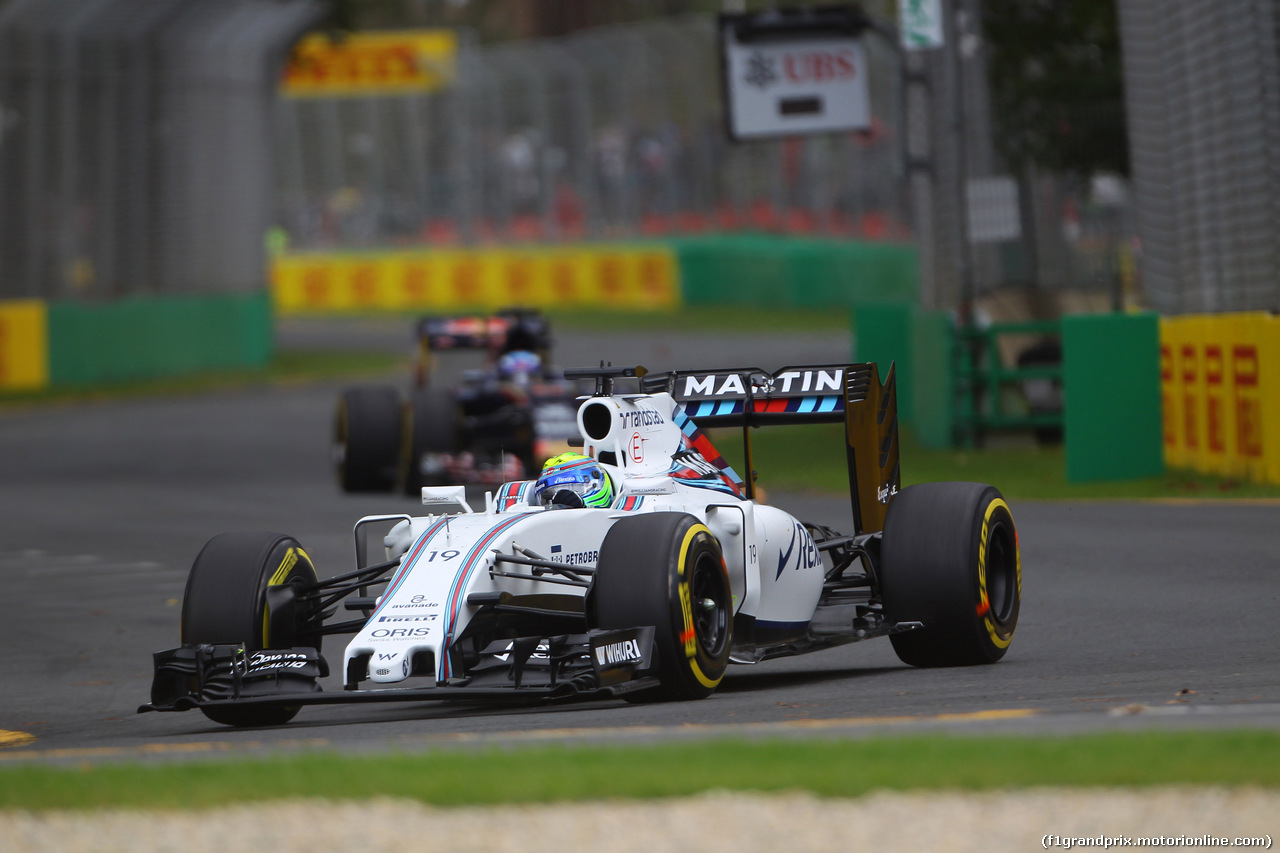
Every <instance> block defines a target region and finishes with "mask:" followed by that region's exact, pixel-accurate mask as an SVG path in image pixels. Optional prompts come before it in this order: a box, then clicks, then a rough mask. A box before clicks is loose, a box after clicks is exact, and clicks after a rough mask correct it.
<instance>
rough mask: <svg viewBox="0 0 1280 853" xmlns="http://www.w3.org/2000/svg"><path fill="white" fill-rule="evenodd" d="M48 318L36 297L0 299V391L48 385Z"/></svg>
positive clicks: (29, 388)
mask: <svg viewBox="0 0 1280 853" xmlns="http://www.w3.org/2000/svg"><path fill="white" fill-rule="evenodd" d="M48 344H49V320H48V311H47V309H46V308H45V304H44V303H43V302H41V301H40V300H38V299H22V300H14V301H5V302H0V391H27V390H33V389H38V388H44V387H45V386H47V385H48V384H49V345H48Z"/></svg>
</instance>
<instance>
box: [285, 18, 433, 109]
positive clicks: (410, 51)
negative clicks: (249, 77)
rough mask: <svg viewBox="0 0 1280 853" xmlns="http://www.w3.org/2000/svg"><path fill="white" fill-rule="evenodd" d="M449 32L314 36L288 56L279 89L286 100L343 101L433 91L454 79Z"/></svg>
mask: <svg viewBox="0 0 1280 853" xmlns="http://www.w3.org/2000/svg"><path fill="white" fill-rule="evenodd" d="M457 54H458V37H457V34H456V33H455V32H454V31H453V30H394V31H384V32H379V31H366V32H361V33H348V34H345V35H343V36H341V37H338V38H331V37H330V36H328V35H326V34H324V33H312V34H311V35H308V36H307V37H306V38H304V39H302V40H301V41H299V42H298V44H297V45H296V46H295V47H294V49H293V52H292V53H291V54H290V56H289V64H288V65H287V66H286V68H285V74H284V81H283V82H282V84H281V87H280V90H281V92H282V94H284V95H285V96H286V97H291V98H299V97H316V96H320V97H326V98H331V97H335V96H336V97H344V96H348V97H349V96H368V95H375V96H377V95H395V94H405V93H421V92H434V91H436V90H437V89H441V88H443V87H445V86H447V85H449V84H450V83H451V82H452V81H453V78H454V76H455V73H456V71H455V69H456V64H457Z"/></svg>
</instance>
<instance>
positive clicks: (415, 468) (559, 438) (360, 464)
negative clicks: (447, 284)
mask: <svg viewBox="0 0 1280 853" xmlns="http://www.w3.org/2000/svg"><path fill="white" fill-rule="evenodd" d="M416 337H417V342H418V361H417V364H416V366H415V370H414V374H415V383H414V387H413V388H412V389H411V390H410V392H409V395H408V398H407V399H406V398H404V397H403V396H402V394H401V392H400V391H399V390H397V389H396V388H393V387H391V386H384V385H379V386H358V387H354V388H348V389H346V390H345V391H344V392H343V393H342V396H341V398H339V400H338V407H337V413H336V416H335V418H334V431H333V436H334V439H333V457H334V463H335V466H336V468H337V474H338V482H339V484H340V485H341V486H342V488H343V490H344V491H348V492H381V491H391V490H393V489H395V488H397V487H402V488H403V489H404V491H405V492H406V493H408V494H411V495H417V494H418V490H419V489H421V488H422V487H423V486H427V485H439V484H444V483H472V484H477V485H493V486H497V485H499V484H500V483H503V482H506V481H508V480H515V479H519V478H521V477H524V476H528V475H532V474H534V473H536V470H537V467H538V465H539V464H540V463H541V462H542V460H544V459H547V458H548V457H550V456H554V455H555V454H556V453H560V452H562V451H564V450H566V449H568V445H567V444H566V441H567V439H568V438H569V437H571V436H573V435H576V432H577V425H576V423H575V421H574V411H575V408H576V405H577V404H576V400H575V398H576V396H577V394H578V391H579V389H578V387H577V385H575V384H574V383H571V382H566V381H565V380H564V379H563V378H561V376H559V375H558V374H556V373H555V372H553V371H552V369H551V368H550V366H549V364H548V359H549V357H550V353H551V326H550V323H549V322H548V321H547V319H546V318H545V317H544V316H542V314H541V313H539V312H538V311H536V310H533V309H523V308H510V309H504V310H503V311H499V312H498V313H497V314H494V315H491V316H485V315H468V316H457V317H424V318H423V319H421V320H419V321H418V325H417V329H416ZM467 350H481V351H484V353H485V361H486V364H485V367H483V368H481V369H476V370H469V371H467V372H465V373H464V374H463V375H462V377H461V379H460V381H458V382H457V383H456V384H455V385H454V386H453V387H441V386H440V385H438V384H435V383H433V382H432V377H433V374H434V372H435V366H436V362H437V361H438V360H439V354H440V353H444V352H459V351H467Z"/></svg>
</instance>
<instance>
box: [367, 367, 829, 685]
mask: <svg viewBox="0 0 1280 853" xmlns="http://www.w3.org/2000/svg"><path fill="white" fill-rule="evenodd" d="M577 417H578V427H579V430H580V432H581V433H582V434H583V436H584V438H585V442H586V446H585V448H584V452H585V453H586V454H588V455H590V456H592V457H595V458H596V459H597V460H599V459H602V458H603V459H612V460H614V461H615V462H616V464H608V463H602V464H601V467H602V468H603V470H604V471H606V472H607V474H608V475H609V478H610V480H611V481H612V483H613V486H614V491H615V499H614V501H613V504H612V506H611V507H609V508H601V509H595V508H573V509H570V508H562V507H543V506H541V505H540V504H539V503H538V502H537V496H536V495H535V493H534V488H533V481H522V482H516V483H507V484H505V485H504V486H502V488H501V489H499V490H498V492H497V493H496V496H493V495H487V496H486V501H485V507H484V509H483V511H480V512H472V511H470V507H465V509H464V511H461V512H456V513H451V514H429V515H425V516H422V517H414V518H410V517H404V518H403V519H402V520H401V521H400V522H399V523H398V524H397V525H396V526H395V527H394V528H393V529H392V531H391V533H390V534H389V535H388V536H387V537H386V540H385V544H386V546H387V556H388V558H389V559H396V558H399V559H400V565H399V568H398V569H397V570H396V571H395V573H394V574H393V576H392V577H391V579H390V581H389V583H388V585H387V588H386V591H385V592H384V593H383V594H382V595H381V596H379V597H378V599H377V602H376V606H375V608H374V610H373V611H372V613H371V614H370V617H369V619H368V622H367V623H366V624H365V625H364V627H363V628H362V629H361V630H360V631H359V632H358V633H357V634H356V635H355V637H353V638H352V640H351V641H350V643H348V644H347V648H346V652H345V654H344V660H343V670H342V671H343V672H344V673H346V674H347V678H348V681H347V683H346V686H347V688H348V689H352V688H354V687H355V684H354V683H352V681H353V680H354V681H358V680H362V679H364V678H367V679H368V680H369V681H372V682H374V683H375V684H377V685H392V684H397V683H400V682H403V681H405V680H406V679H408V678H409V677H410V676H411V675H414V674H417V675H426V673H425V672H422V665H421V662H422V661H424V660H430V661H431V662H432V664H433V675H434V680H435V682H436V683H437V684H440V685H446V684H449V683H450V682H451V681H452V680H455V679H458V678H460V677H461V676H462V675H463V673H462V672H461V671H460V669H459V667H458V664H457V661H456V660H454V658H453V656H451V655H450V654H449V650H450V648H451V647H452V645H453V643H454V642H455V641H456V640H457V638H458V637H459V636H461V635H462V634H463V632H464V631H465V630H466V628H467V625H468V622H469V621H470V619H471V617H472V616H473V615H474V614H475V613H476V612H477V611H478V610H479V609H480V608H479V607H478V606H476V605H473V604H469V603H468V599H469V598H470V597H471V596H472V595H474V594H477V593H481V594H484V593H502V592H509V593H511V594H513V595H521V596H528V595H557V596H564V595H566V594H569V595H578V596H583V595H585V593H586V587H585V586H573V585H566V584H564V583H563V578H562V577H561V576H560V575H557V574H553V573H542V574H539V573H537V570H536V567H523V566H521V565H519V564H515V565H512V566H508V565H506V564H504V565H503V567H502V568H497V566H498V562H497V561H496V560H495V558H496V557H497V556H498V555H511V556H513V557H516V558H519V557H520V556H521V555H528V554H532V555H537V556H538V557H539V558H541V559H543V560H547V561H552V562H555V563H560V564H565V565H568V566H586V567H589V568H593V567H594V566H595V564H596V557H597V555H598V554H599V551H600V546H601V543H602V542H603V540H604V538H605V536H606V534H607V533H608V532H609V530H610V529H611V528H612V527H613V525H614V524H615V523H616V522H617V521H618V520H620V519H623V518H626V517H628V516H629V515H632V514H636V513H647V512H681V513H687V514H689V515H692V516H694V517H695V518H697V519H698V520H699V521H701V522H702V523H704V524H705V525H706V526H707V528H708V529H709V530H710V531H711V532H712V534H713V535H714V536H715V537H716V539H717V540H719V543H720V546H721V549H722V551H723V555H724V561H725V568H726V570H727V572H728V576H729V581H730V587H731V590H732V597H733V614H734V618H735V622H736V623H742V621H743V617H746V618H747V619H748V620H749V622H750V623H751V624H752V625H753V626H754V628H755V635H756V636H759V637H762V638H768V642H769V643H770V644H778V643H785V642H791V641H795V640H797V639H799V638H801V637H803V636H804V635H805V633H806V631H807V629H808V627H809V623H810V620H811V618H812V617H813V614H814V610H815V607H816V606H817V604H818V600H819V597H820V596H821V594H822V588H823V581H824V568H823V560H822V555H821V553H820V552H819V550H818V548H817V546H816V545H815V543H814V540H813V538H812V537H811V535H810V533H809V531H808V530H807V529H806V527H805V525H804V524H803V523H801V522H800V521H798V520H796V519H795V518H794V517H792V516H791V515H789V514H788V513H786V512H784V511H782V510H780V509H777V508H776V507H772V506H766V505H762V504H759V503H756V502H755V501H753V500H749V499H747V498H746V497H745V496H744V491H743V488H742V485H741V480H740V479H739V478H738V476H737V474H736V473H734V471H733V470H732V468H729V467H728V466H726V465H725V463H724V462H723V460H721V459H718V458H711V459H708V458H707V456H706V455H705V454H704V452H703V451H704V450H705V449H707V448H709V447H710V445H709V443H707V442H706V441H705V439H704V438H703V437H702V436H701V433H700V431H699V430H698V429H697V427H696V426H694V424H693V422H692V420H690V419H689V417H688V415H687V414H686V413H685V411H684V409H683V408H682V407H681V406H680V405H679V404H678V403H677V402H676V400H675V399H674V398H673V397H672V396H671V395H670V394H667V393H665V392H659V393H654V394H628V395H618V396H607V397H590V398H587V399H585V400H584V401H583V403H582V405H581V406H580V407H579V410H578V415H577ZM584 421H585V422H584ZM606 422H607V424H608V426H607V428H606V427H605V424H606ZM461 500H462V494H461V489H460V487H445V488H430V487H428V488H424V489H423V502H424V504H426V505H428V506H440V505H446V504H448V503H460V502H461ZM464 506H465V505H464ZM387 518H388V517H387V516H373V517H369V518H366V519H361V521H360V522H358V523H357V528H358V527H359V526H361V525H363V524H367V523H373V522H378V521H386V520H387ZM512 575H518V577H513V576H512ZM758 645H759V644H758V643H754V642H735V645H734V651H733V655H732V658H733V659H734V660H736V661H738V662H754V661H755V660H758V659H759V656H760V652H759V649H758V648H757V646H758ZM353 662H354V664H353Z"/></svg>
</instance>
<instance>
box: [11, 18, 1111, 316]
mask: <svg viewBox="0 0 1280 853" xmlns="http://www.w3.org/2000/svg"><path fill="white" fill-rule="evenodd" d="M947 5H948V8H951V7H952V6H953V5H954V6H955V8H956V9H958V10H959V11H960V12H962V13H965V14H962V15H960V16H959V17H958V18H957V21H958V23H956V22H953V23H954V24H955V26H952V27H951V28H952V29H953V30H954V32H951V33H950V36H951V37H952V43H953V44H960V45H972V44H975V43H976V44H977V45H978V47H977V48H976V49H970V48H969V47H965V48H964V49H963V50H961V51H960V53H959V55H958V58H957V57H956V56H953V55H950V54H948V53H947V52H946V51H933V52H926V53H924V54H916V55H911V56H905V57H904V54H903V53H901V52H900V51H899V49H898V46H897V44H896V39H895V38H894V37H893V34H892V32H891V30H892V27H882V28H881V29H880V30H878V31H872V32H869V33H868V34H867V35H866V37H865V42H866V46H867V49H868V55H869V62H870V65H869V74H868V76H869V82H870V100H871V111H872V115H873V118H874V121H873V127H872V129H871V130H870V131H869V132H862V133H842V134H824V135H819V136H811V137H794V138H787V139H780V140H772V141H750V142H742V143H732V142H730V141H728V137H727V134H726V132H725V122H724V115H723V105H722V97H721V87H722V85H723V82H722V80H721V76H722V72H721V69H720V55H719V47H718V44H717V33H716V21H715V19H714V18H713V17H711V16H681V17H671V18H659V19H654V20H651V21H648V22H643V23H637V24H631V25H620V26H613V27H605V28H598V29H593V30H585V31H581V32H579V33H575V34H572V35H569V36H565V37H561V38H556V39H544V40H536V41H522V42H509V43H504V44H493V45H480V44H478V43H476V41H475V40H474V39H473V38H470V37H468V35H467V34H466V33H459V34H458V39H457V52H456V65H455V68H454V72H453V76H452V78H451V79H450V81H449V82H448V84H447V85H444V86H440V87H437V88H433V89H431V90H430V91H418V92H409V93H397V94H389V93H381V94H376V95H372V96H370V95H360V96H358V95H353V94H351V93H346V94H341V95H322V94H314V93H313V94H312V95H310V96H308V97H289V96H285V95H283V94H282V89H281V86H280V77H281V69H282V67H283V63H284V59H285V56H286V54H287V52H288V50H289V49H290V47H291V46H293V45H294V44H295V43H296V42H297V41H298V39H299V38H300V37H301V36H302V34H303V33H304V32H306V31H307V30H309V29H311V28H313V27H314V26H316V25H317V24H318V23H319V22H320V21H321V20H322V17H323V14H324V12H325V9H324V7H323V6H321V5H320V4H319V3H315V2H310V0H272V2H268V0H227V2H219V3H192V2H184V1H183V0H7V2H6V0H0V190H2V192H0V299H5V298H7V299H22V298H39V299H47V300H66V299H111V298H115V297H120V296H127V295H135V294H169V293H172V294H184V293H203V292H213V291H228V292H246V291H250V290H255V289H261V288H262V286H263V284H264V282H265V280H266V278H267V276H268V272H267V269H268V254H267V252H268V249H267V246H268V245H269V246H270V247H271V249H272V250H273V251H276V252H282V253H286V254H298V253H317V252H345V251H349V250H352V249H360V250H398V249H402V248H406V247H418V248H423V247H427V248H429V247H439V246H469V247H475V246H485V245H494V244H511V243H533V242H539V243H570V242H578V241H614V242H616V241H619V240H628V239H630V238H633V237H646V236H659V235H667V236H674V235H688V234H700V233H708V232H725V231H757V232H760V231H763V232H773V233H792V234H803V235H809V236H822V235H828V236H833V237H836V238H839V239H857V240H863V241H911V242H913V243H914V244H915V245H916V246H917V247H918V250H919V256H920V269H921V278H922V287H921V297H922V302H923V303H924V304H925V306H926V307H937V308H948V309H950V308H954V307H955V306H956V305H957V304H958V303H959V302H960V301H961V300H962V298H963V295H964V294H965V292H966V291H967V292H970V293H971V294H973V295H975V296H982V295H984V294H991V293H994V292H996V291H999V290H1001V289H1002V288H1006V287H1009V286H1018V287H1025V286H1034V287H1036V288H1041V289H1048V290H1050V291H1058V290H1068V289H1086V290H1103V291H1105V290H1111V291H1115V290H1116V289H1117V288H1119V287H1120V286H1121V285H1122V284H1124V283H1126V282H1128V283H1129V284H1131V283H1132V266H1133V265H1132V263H1131V260H1130V259H1131V256H1132V251H1131V249H1132V240H1131V235H1132V230H1131V226H1130V224H1129V218H1128V203H1127V187H1126V185H1125V183H1124V181H1123V180H1121V179H1118V178H1105V179H1103V180H1100V181H1099V180H1094V181H1080V180H1076V179H1073V178H1070V177H1067V176H1060V175H1046V174H1040V175H1032V176H1017V181H1018V194H1017V196H1016V201H1017V204H1016V206H1015V208H1012V210H1013V211H1014V212H1013V214H1012V217H1013V219H1014V220H1016V225H1017V227H1016V228H1014V227H1011V224H1010V221H1009V220H1010V215H1011V214H1010V210H1011V208H1009V206H1008V205H1007V203H1005V202H1007V189H1008V180H1007V176H1006V174H1005V171H1006V170H1004V169H1003V168H1002V166H1001V164H1000V163H999V162H998V160H997V158H996V156H995V154H994V146H993V139H992V133H993V131H992V123H991V120H990V109H989V106H988V104H987V96H986V90H985V82H984V80H985V68H984V65H983V59H982V51H981V44H980V39H978V40H977V41H976V42H975V41H974V39H975V38H976V27H975V24H974V22H975V21H977V20H978V19H977V17H976V9H977V2H976V0H957V2H956V3H955V4H947ZM949 26H951V24H949ZM957 49H958V48H957ZM904 71H906V72H907V76H906V77H905V78H904ZM904 79H906V80H907V81H908V82H907V83H906V84H905V85H904ZM911 81H914V82H911ZM957 93H960V94H962V95H963V97H959V98H958V97H957ZM956 103H961V104H963V107H964V114H965V116H966V118H967V121H965V122H964V124H963V126H962V127H963V130H964V133H963V134H960V133H959V132H958V128H957V125H956V123H955V121H954V118H955V113H954V105H955V104H956ZM970 198H972V201H969V199H970ZM962 234H967V235H968V236H967V239H966V238H964V237H962V236H961V235H962Z"/></svg>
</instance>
